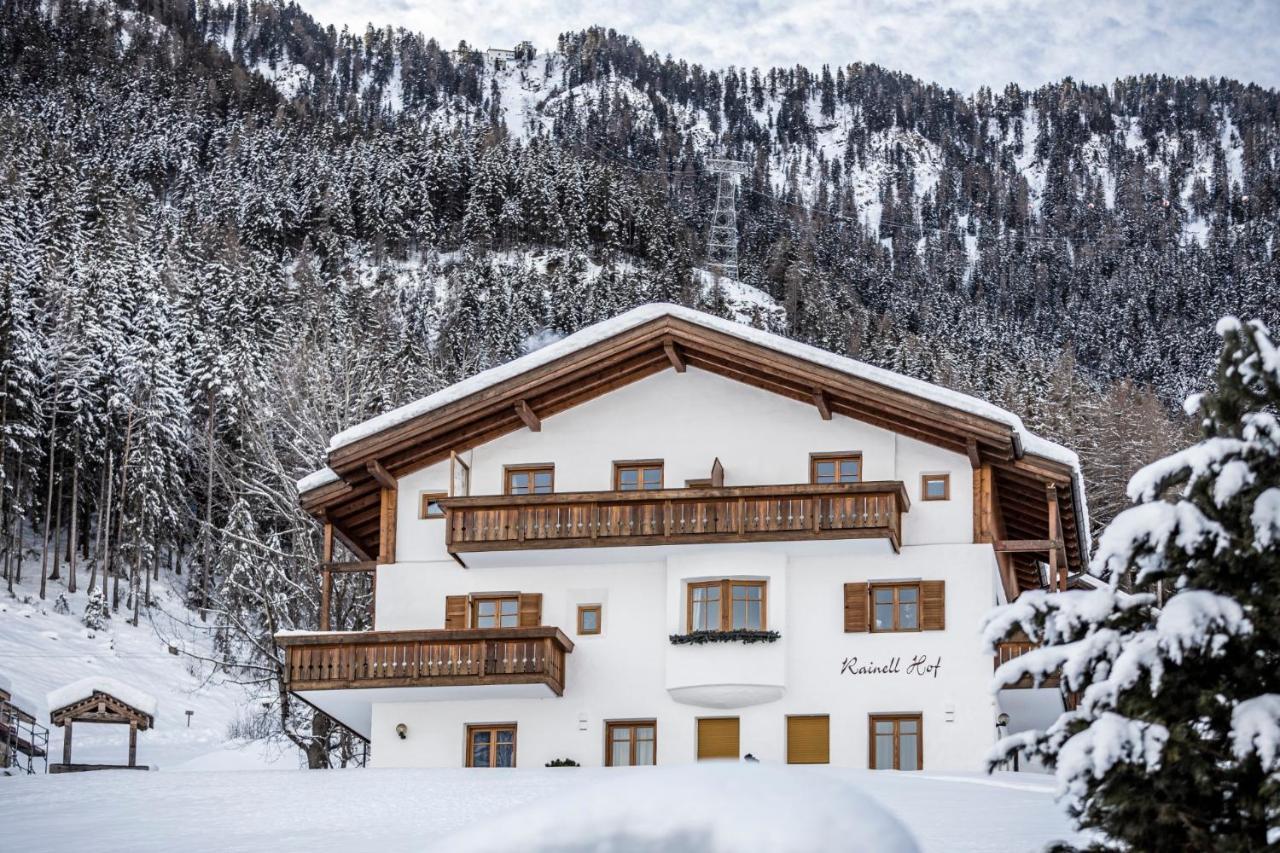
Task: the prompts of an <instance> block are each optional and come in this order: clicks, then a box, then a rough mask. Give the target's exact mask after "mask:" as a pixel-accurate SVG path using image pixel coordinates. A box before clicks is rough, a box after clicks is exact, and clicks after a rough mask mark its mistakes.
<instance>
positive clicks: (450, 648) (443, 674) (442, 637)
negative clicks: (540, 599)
mask: <svg viewBox="0 0 1280 853" xmlns="http://www.w3.org/2000/svg"><path fill="white" fill-rule="evenodd" d="M276 642H277V643H279V644H280V646H281V647H283V648H284V650H285V667H286V668H285V677H286V679H287V682H288V686H289V689H290V690H292V691H304V690H335V689H348V688H359V687H436V686H440V687H457V686H466V685H489V684H545V685H546V686H547V687H549V688H550V689H551V690H552V692H554V693H555V694H556V695H557V696H559V695H562V694H563V693H564V673H565V655H566V654H567V653H569V652H571V651H573V642H572V641H571V640H569V638H568V637H566V636H565V635H564V633H563V632H562V631H561V630H560V629H559V628H555V627H550V626H542V627H537V628H484V629H471V630H460V631H454V630H445V631H363V632H322V633H313V634H293V633H289V634H278V635H276Z"/></svg>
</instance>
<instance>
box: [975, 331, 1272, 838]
mask: <svg viewBox="0 0 1280 853" xmlns="http://www.w3.org/2000/svg"><path fill="white" fill-rule="evenodd" d="M1218 330H1219V333H1220V334H1221V335H1222V337H1223V339H1224V344H1223V349H1222V355H1221V359H1220V363H1219V368H1218V373H1217V387H1216V388H1215V389H1214V390H1213V391H1212V392H1210V393H1207V394H1205V395H1202V396H1200V395H1193V396H1192V397H1190V398H1189V399H1188V401H1187V409H1188V411H1189V412H1193V413H1195V414H1197V415H1198V416H1199V418H1200V420H1201V425H1202V430H1203V438H1202V439H1201V441H1200V442H1199V443H1197V444H1195V445H1194V446H1192V447H1189V448H1187V449H1186V450H1183V451H1181V452H1178V453H1175V454H1173V455H1172V456H1169V457H1167V458H1165V459H1162V460H1160V461H1158V462H1155V463H1153V464H1151V465H1148V466H1147V467H1146V468H1144V469H1142V470H1141V471H1139V472H1138V473H1137V474H1136V475H1135V476H1134V477H1133V479H1132V480H1131V481H1130V484H1129V496H1130V498H1131V499H1132V500H1133V501H1134V506H1132V507H1131V508H1129V509H1127V510H1125V511H1124V512H1122V513H1121V514H1120V515H1118V516H1117V517H1116V519H1115V521H1114V522H1112V524H1111V525H1110V526H1109V527H1108V528H1107V529H1106V531H1105V532H1104V533H1103V534H1102V536H1101V537H1100V539H1099V542H1098V549H1097V553H1096V555H1095V557H1094V560H1093V564H1092V570H1093V571H1094V572H1095V573H1096V574H1098V575H1101V576H1103V577H1106V578H1109V579H1110V584H1109V586H1103V587H1099V588H1097V589H1094V590H1090V591H1074V592H1066V593H1046V592H1043V591H1035V592H1030V593H1024V594H1023V595H1022V596H1021V597H1020V598H1019V599H1018V600H1017V601H1016V602H1014V603H1013V604H1011V605H1007V606H1005V607H1003V608H1000V609H998V610H997V611H995V612H994V613H993V614H992V615H991V616H990V617H989V619H988V623H987V626H986V630H985V634H986V637H987V639H988V641H990V642H992V643H994V642H995V641H998V640H1000V639H1002V638H1005V637H1007V636H1009V635H1010V634H1011V633H1012V632H1014V631H1016V630H1022V631H1024V632H1026V634H1027V636H1029V637H1030V638H1031V639H1032V640H1033V641H1035V642H1038V643H1040V644H1041V647H1040V648H1038V649H1036V650H1034V651H1032V652H1029V653H1028V654H1026V655H1023V656H1021V657H1019V658H1015V659H1014V660H1012V661H1010V662H1008V663H1006V664H1004V665H1003V666H1001V667H1000V669H999V670H998V671H997V673H996V681H997V683H1000V684H1005V683H1009V682H1011V681H1013V680H1016V679H1017V678H1019V677H1021V676H1023V675H1031V676H1032V677H1034V678H1036V679H1042V678H1044V677H1045V676H1047V675H1049V674H1051V673H1053V672H1060V673H1061V675H1062V679H1063V684H1064V688H1063V689H1064V690H1065V691H1069V692H1071V693H1074V694H1076V695H1077V696H1078V698H1079V702H1078V706H1077V707H1076V708H1075V710H1071V711H1067V712H1066V713H1064V714H1063V715H1062V716H1061V717H1060V718H1059V719H1058V721H1057V722H1056V723H1055V724H1054V725H1052V726H1051V727H1050V728H1049V729H1048V731H1045V732H1038V731H1032V732H1024V733H1021V734H1016V735H1013V736H1010V737H1008V738H1005V739H1004V740H1002V741H1001V742H1000V743H999V744H998V745H997V747H996V749H995V751H994V752H993V761H997V762H998V761H1002V760H1004V759H1006V758H1008V757H1010V756H1012V755H1013V754H1014V753H1015V752H1017V751H1019V750H1021V751H1022V752H1023V753H1025V754H1028V755H1032V756H1036V757H1038V758H1040V759H1042V760H1043V761H1044V762H1045V763H1046V764H1048V765H1049V766H1051V767H1053V768H1054V769H1055V771H1056V773H1057V777H1058V784H1059V792H1060V793H1061V794H1062V795H1063V796H1064V797H1065V798H1066V802H1067V807H1068V809H1069V810H1070V812H1071V814H1072V815H1073V816H1074V817H1075V818H1076V820H1077V822H1078V824H1079V826H1080V828H1081V829H1085V830H1094V831H1098V832H1100V833H1102V838H1099V839H1098V840H1097V841H1095V842H1093V843H1092V847H1093V848H1094V849H1099V850H1102V849H1106V850H1111V849H1116V847H1115V845H1119V847H1120V849H1126V850H1187V851H1192V850H1197V851H1198V850H1222V851H1246V850H1250V851H1251V850H1263V849H1272V848H1270V847H1269V846H1268V845H1269V844H1274V843H1275V842H1277V841H1280V416H1278V415H1277V413H1278V412H1280V350H1277V348H1276V346H1275V344H1274V343H1273V342H1272V340H1271V338H1270V336H1269V334H1268V332H1267V329H1266V328H1265V327H1264V326H1263V325H1262V324H1261V323H1257V322H1252V323H1243V324H1242V323H1240V322H1239V321H1237V320H1235V319H1234V318H1226V319H1224V320H1223V321H1221V322H1220V323H1219V325H1218ZM1131 572H1132V573H1134V575H1135V578H1134V588H1135V594H1133V595H1129V594H1126V593H1124V592H1121V591H1120V590H1119V588H1118V587H1119V583H1120V581H1121V579H1122V578H1124V577H1125V576H1126V575H1127V574H1129V573H1131ZM1161 588H1163V590H1165V591H1168V592H1169V593H1171V594H1170V595H1169V597H1168V599H1167V600H1166V601H1165V602H1164V604H1163V606H1158V600H1157V595H1156V592H1157V591H1158V590H1160V589H1161Z"/></svg>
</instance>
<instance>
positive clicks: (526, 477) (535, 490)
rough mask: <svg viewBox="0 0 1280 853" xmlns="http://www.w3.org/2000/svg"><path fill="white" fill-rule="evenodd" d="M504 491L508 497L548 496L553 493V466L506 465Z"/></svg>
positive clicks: (554, 474)
mask: <svg viewBox="0 0 1280 853" xmlns="http://www.w3.org/2000/svg"><path fill="white" fill-rule="evenodd" d="M503 471H504V472H505V476H506V483H505V485H504V487H503V488H504V489H505V492H506V494H508V495H549V494H551V493H552V492H553V491H555V483H556V469H555V466H554V465H508V466H507V467H506V468H504V469H503Z"/></svg>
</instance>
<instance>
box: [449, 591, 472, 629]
mask: <svg viewBox="0 0 1280 853" xmlns="http://www.w3.org/2000/svg"><path fill="white" fill-rule="evenodd" d="M444 627H445V628H450V629H453V630H455V631H460V630H462V629H463V628H466V627H467V597H466V596H465V595H446V596H445V597H444Z"/></svg>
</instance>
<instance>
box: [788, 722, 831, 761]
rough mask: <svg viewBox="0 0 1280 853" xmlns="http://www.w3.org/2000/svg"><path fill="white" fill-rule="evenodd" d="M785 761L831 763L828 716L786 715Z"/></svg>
mask: <svg viewBox="0 0 1280 853" xmlns="http://www.w3.org/2000/svg"><path fill="white" fill-rule="evenodd" d="M787 763H788V764H830V763H831V718H830V717H827V716H821V717H819V716H813V717H787Z"/></svg>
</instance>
